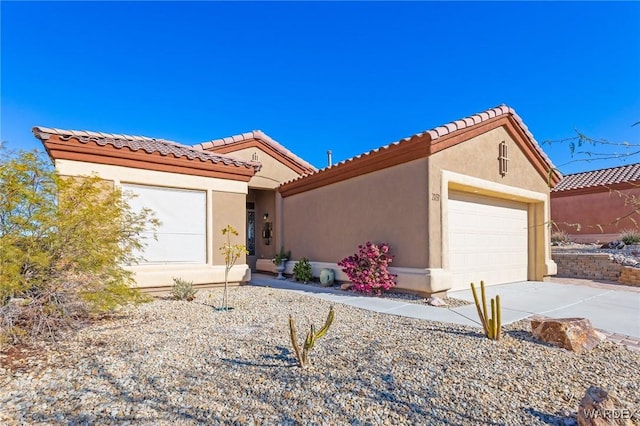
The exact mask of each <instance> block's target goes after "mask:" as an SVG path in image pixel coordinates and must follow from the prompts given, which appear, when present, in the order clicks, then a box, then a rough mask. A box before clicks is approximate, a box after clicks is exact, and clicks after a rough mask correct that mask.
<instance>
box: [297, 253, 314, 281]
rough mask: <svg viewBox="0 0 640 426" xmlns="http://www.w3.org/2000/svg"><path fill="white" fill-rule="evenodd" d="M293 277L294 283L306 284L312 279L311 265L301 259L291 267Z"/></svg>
mask: <svg viewBox="0 0 640 426" xmlns="http://www.w3.org/2000/svg"><path fill="white" fill-rule="evenodd" d="M293 277H294V278H295V279H296V281H302V282H303V283H308V282H309V281H311V280H312V279H313V273H312V272H311V263H310V262H309V259H307V258H306V257H303V258H302V259H300V260H299V261H298V263H296V265H295V266H294V267H293Z"/></svg>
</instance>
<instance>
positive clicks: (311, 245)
mask: <svg viewBox="0 0 640 426" xmlns="http://www.w3.org/2000/svg"><path fill="white" fill-rule="evenodd" d="M426 164H427V161H426V159H419V160H415V161H411V162H409V163H405V164H402V165H399V166H394V167H390V168H386V169H382V170H379V171H376V172H373V173H368V174H365V175H361V176H357V177H354V178H352V179H348V180H345V181H342V182H338V183H334V184H331V185H328V186H323V187H320V188H317V189H314V190H311V191H307V192H303V193H300V194H296V195H292V196H289V197H286V198H283V201H282V202H283V221H284V233H283V239H284V246H285V249H287V250H291V253H292V257H293V259H295V260H297V259H300V258H301V257H303V256H305V257H308V258H310V259H312V260H314V261H319V262H329V263H331V262H333V263H335V262H337V261H339V260H341V259H342V258H344V257H346V256H349V255H351V254H353V253H355V252H356V251H357V247H358V245H359V244H363V243H365V242H367V241H374V242H387V243H389V244H390V245H391V248H392V250H393V252H394V253H395V254H396V258H395V260H394V262H393V265H394V266H404V267H423V268H424V267H426V260H427V240H428V235H427V214H426V212H427V193H426V188H427V183H426V180H427V167H426Z"/></svg>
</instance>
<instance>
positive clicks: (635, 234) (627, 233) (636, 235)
mask: <svg viewBox="0 0 640 426" xmlns="http://www.w3.org/2000/svg"><path fill="white" fill-rule="evenodd" d="M619 238H620V240H622V242H623V243H625V244H638V243H640V231H638V230H637V229H625V230H624V231H622V232H621V233H620V237H619Z"/></svg>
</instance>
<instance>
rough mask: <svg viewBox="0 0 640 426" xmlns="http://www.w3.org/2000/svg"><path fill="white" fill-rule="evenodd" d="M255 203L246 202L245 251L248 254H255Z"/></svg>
mask: <svg viewBox="0 0 640 426" xmlns="http://www.w3.org/2000/svg"><path fill="white" fill-rule="evenodd" d="M255 208H256V205H255V203H247V251H248V252H249V256H255V255H256V210H255Z"/></svg>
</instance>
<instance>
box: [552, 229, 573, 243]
mask: <svg viewBox="0 0 640 426" xmlns="http://www.w3.org/2000/svg"><path fill="white" fill-rule="evenodd" d="M570 242H571V235H570V234H569V233H567V232H565V231H556V232H554V233H553V234H551V243H552V244H568V243H570Z"/></svg>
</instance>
